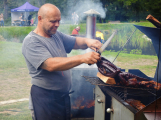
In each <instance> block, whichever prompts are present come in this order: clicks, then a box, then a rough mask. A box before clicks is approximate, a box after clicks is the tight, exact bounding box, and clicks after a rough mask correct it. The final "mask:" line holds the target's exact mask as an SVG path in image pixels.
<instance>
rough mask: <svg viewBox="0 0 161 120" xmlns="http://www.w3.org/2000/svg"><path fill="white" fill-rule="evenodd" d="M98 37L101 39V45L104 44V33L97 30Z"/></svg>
mask: <svg viewBox="0 0 161 120" xmlns="http://www.w3.org/2000/svg"><path fill="white" fill-rule="evenodd" d="M96 37H99V38H101V43H104V35H103V33H102V32H101V30H97V31H96Z"/></svg>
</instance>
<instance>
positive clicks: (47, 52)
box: [22, 31, 75, 92]
mask: <svg viewBox="0 0 161 120" xmlns="http://www.w3.org/2000/svg"><path fill="white" fill-rule="evenodd" d="M74 44H75V37H72V36H69V35H65V34H63V33H61V32H59V31H57V32H56V33H55V34H54V35H52V37H51V38H45V37H42V36H39V35H37V34H36V33H34V32H30V33H29V34H28V35H27V36H26V37H25V39H24V41H23V45H22V54H23V55H24V57H25V60H26V64H27V67H28V69H29V74H30V76H31V83H32V84H34V85H36V86H39V87H42V88H45V89H51V90H56V91H59V92H68V91H69V90H70V88H71V74H70V70H65V71H54V72H49V71H47V70H44V69H41V68H40V66H41V64H42V63H43V62H44V61H45V60H47V59H48V58H52V57H67V53H70V52H71V50H72V49H73V47H74Z"/></svg>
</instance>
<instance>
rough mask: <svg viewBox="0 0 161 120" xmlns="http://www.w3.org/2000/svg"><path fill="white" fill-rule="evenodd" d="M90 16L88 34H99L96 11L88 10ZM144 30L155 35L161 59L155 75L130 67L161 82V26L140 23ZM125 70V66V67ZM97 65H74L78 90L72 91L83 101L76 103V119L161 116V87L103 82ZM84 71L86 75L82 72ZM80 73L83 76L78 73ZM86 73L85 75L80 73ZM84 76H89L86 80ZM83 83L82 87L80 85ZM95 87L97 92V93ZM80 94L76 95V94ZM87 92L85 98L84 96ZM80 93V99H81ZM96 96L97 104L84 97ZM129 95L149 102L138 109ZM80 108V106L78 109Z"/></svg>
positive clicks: (137, 119) (150, 118) (143, 119)
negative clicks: (91, 66)
mask: <svg viewBox="0 0 161 120" xmlns="http://www.w3.org/2000/svg"><path fill="white" fill-rule="evenodd" d="M85 13H86V14H88V16H87V25H86V29H87V31H86V33H87V35H86V37H88V38H95V28H96V26H95V25H96V15H98V13H97V12H96V11H93V10H89V11H87V12H85ZM135 27H136V28H138V29H139V30H140V31H141V32H143V33H144V34H145V35H147V36H148V37H149V38H151V40H152V43H153V46H154V48H155V51H156V53H157V56H158V59H159V62H158V67H157V69H156V73H155V77H154V78H151V77H148V76H146V75H145V74H144V73H142V72H141V71H140V70H137V69H129V70H128V72H129V73H132V74H134V75H137V76H140V77H143V78H147V79H149V80H154V81H157V82H159V83H161V74H158V73H160V72H161V64H160V61H161V59H160V57H159V56H161V52H160V51H161V50H160V45H161V42H160V31H161V30H160V29H159V28H149V27H143V26H137V25H135ZM121 71H125V70H123V69H122V70H121ZM97 72H98V69H97V68H84V67H83V68H74V69H72V84H73V87H72V88H73V90H75V93H73V94H72V95H71V103H72V105H73V104H74V103H79V102H81V104H80V103H79V105H78V106H76V107H75V106H74V107H72V110H71V111H72V118H73V120H76V119H77V120H79V118H80V120H84V119H83V118H85V120H86V119H89V120H93V119H94V120H161V97H160V96H161V91H156V90H155V89H150V88H149V89H148V88H134V87H125V86H124V87H123V86H117V85H108V84H105V83H104V82H102V80H100V79H99V78H98V77H97V76H96V74H97ZM82 75H83V76H82ZM78 76H79V77H78ZM80 76H82V78H81V77H80ZM83 79H86V81H84V80H83ZM78 85H79V87H77V86H78ZM93 89H94V93H93ZM75 95H76V96H75ZM82 95H83V96H84V98H82V97H80V96H82ZM78 97H80V98H79V99H77V98H78ZM89 99H90V100H92V99H94V100H95V101H94V102H95V105H94V106H91V107H89V108H88V107H84V106H85V104H82V103H83V101H87V100H89ZM128 99H134V100H138V101H140V102H141V103H142V104H144V105H145V107H144V108H143V109H138V108H137V107H136V106H135V105H132V104H129V103H128V102H126V101H127V100H128ZM75 108H76V109H75Z"/></svg>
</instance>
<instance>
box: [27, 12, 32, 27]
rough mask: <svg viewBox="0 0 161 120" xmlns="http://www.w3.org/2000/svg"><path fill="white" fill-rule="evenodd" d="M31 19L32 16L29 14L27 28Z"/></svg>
mask: <svg viewBox="0 0 161 120" xmlns="http://www.w3.org/2000/svg"><path fill="white" fill-rule="evenodd" d="M31 19H32V15H31V14H30V15H29V16H28V21H27V22H28V26H30V25H31Z"/></svg>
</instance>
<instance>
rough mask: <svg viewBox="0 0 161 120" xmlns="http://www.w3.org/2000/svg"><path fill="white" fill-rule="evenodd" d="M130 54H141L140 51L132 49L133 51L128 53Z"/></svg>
mask: <svg viewBox="0 0 161 120" xmlns="http://www.w3.org/2000/svg"><path fill="white" fill-rule="evenodd" d="M130 54H138V55H141V54H142V50H138V49H133V50H131V51H130Z"/></svg>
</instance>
